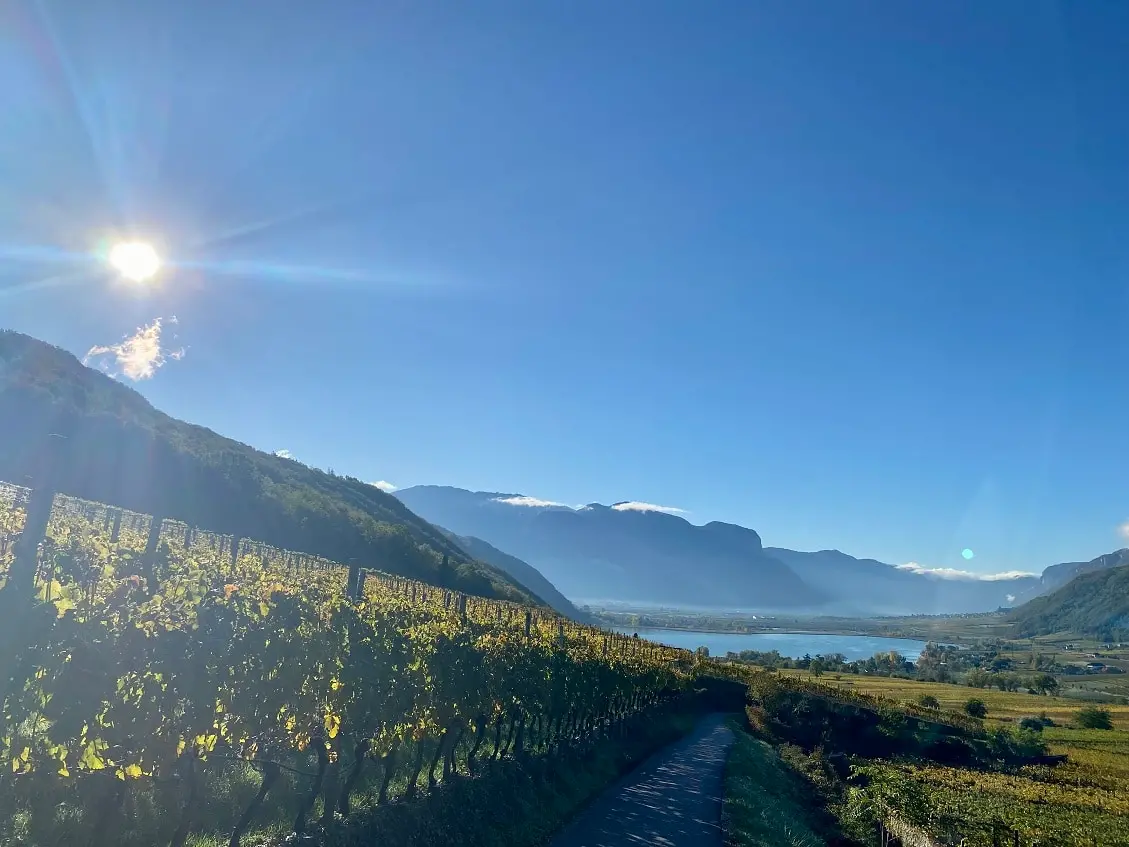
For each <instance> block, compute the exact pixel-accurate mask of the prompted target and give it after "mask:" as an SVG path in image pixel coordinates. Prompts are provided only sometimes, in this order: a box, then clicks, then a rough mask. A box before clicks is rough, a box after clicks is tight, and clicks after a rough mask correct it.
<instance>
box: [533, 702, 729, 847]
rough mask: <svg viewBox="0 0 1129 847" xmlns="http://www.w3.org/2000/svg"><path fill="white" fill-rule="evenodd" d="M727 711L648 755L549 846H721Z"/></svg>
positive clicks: (727, 742) (703, 722)
mask: <svg viewBox="0 0 1129 847" xmlns="http://www.w3.org/2000/svg"><path fill="white" fill-rule="evenodd" d="M732 743H733V733H732V732H731V731H730V729H729V727H727V726H726V725H725V716H724V715H711V716H709V717H707V718H704V719H703V720H702V721H701V722H700V723H699V724H698V726H697V727H695V729H694V731H693V732H691V733H690V734H689V735H688V736H686V737H685V738H683V739H682V740H681V741H679V742H677V743H675V744H672V745H670V746H669V747H667V748H665V749H664V750H661V751H659V752H658V753H657V754H656V755H654V756H652V757H651V758H650V759H648V760H647V761H646V762H645V763H644V764H642V765H640V766H639V767H638V768H636V769H635V770H634V771H632V772H631V773H629V774H628V775H627V776H626V777H624V778H623V779H622V780H620V781H619V782H618V783H617V784H615V785H614V786H612V787H611V788H609V789H608V790H607V791H605V792H604V794H603V795H602V796H601V797H599V798H597V800H596V801H595V802H594V803H592V805H591V806H589V807H588V808H587V809H586V810H585V811H584V812H583V813H582V814H581V815H580V817H578V818H577V819H576V820H574V821H573V822H572V823H571V824H569V825H568V826H567V827H565V829H563V830H562V831H561V832H560V833H558V834H557V836H556V837H555V838H554V839H553V840H552V841H550V842H549V847H639V845H644V844H654V845H660V847H721V843H722V838H721V797H722V772H723V771H724V768H725V756H726V754H727V753H728V752H729V745H730V744H732Z"/></svg>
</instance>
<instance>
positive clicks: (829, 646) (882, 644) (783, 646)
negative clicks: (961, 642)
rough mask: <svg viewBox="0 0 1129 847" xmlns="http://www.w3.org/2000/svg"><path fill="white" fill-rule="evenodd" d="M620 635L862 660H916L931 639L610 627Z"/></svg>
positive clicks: (724, 649)
mask: <svg viewBox="0 0 1129 847" xmlns="http://www.w3.org/2000/svg"><path fill="white" fill-rule="evenodd" d="M611 631H612V632H616V633H619V634H621V635H628V636H630V635H632V634H638V635H639V637H640V638H645V639H647V640H649V641H654V642H656V643H659V644H666V645H668V646H670V647H678V648H681V649H684V650H696V649H698V648H702V647H704V648H706V649H707V650H709V652H710V655H711V656H718V657H722V656H726V655H728V654H730V653H735V654H739V653H742V652H744V651H752V652H757V653H771V652H773V651H775V652H777V653H779V654H780V655H781V656H786V657H788V658H791V659H798V658H802V657H804V656H818V655H823V656H832V655H837V654H838V655H842V656H844V657H845V658H846V660H847V661H863V660H865V659H869V658H871V657H873V656H875V655H878V654H888V653H899V654H901V655H903V656H905V658H906V660H907V661H911V662H914V661H917V659H918V657H919V656H920V655H921V653H922V652H923V651H924V650H925V647H926V645H927V643H928V642H926V641H924V640H922V639H920V638H905V637H894V636H883V635H868V634H858V633H844V632H842V631H840V632H817V631H812V630H799V629H798V628H796V627H784V628H781V629H772V630H760V631H758V632H732V631H715V630H701V629H681V628H675V627H638V628H637V629H636V628H633V627H624V626H616V627H612V628H611Z"/></svg>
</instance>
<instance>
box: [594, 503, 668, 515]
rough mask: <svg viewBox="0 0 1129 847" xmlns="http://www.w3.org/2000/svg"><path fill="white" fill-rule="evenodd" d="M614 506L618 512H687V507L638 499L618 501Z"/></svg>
mask: <svg viewBox="0 0 1129 847" xmlns="http://www.w3.org/2000/svg"><path fill="white" fill-rule="evenodd" d="M612 508H613V509H615V510H616V511H617V512H662V513H663V514H667V515H683V514H685V513H686V510H685V509H679V508H678V507H677V506H656V505H655V504H654V503H640V502H639V501H638V500H631V501H629V502H627V503H616V504H615V505H614V506H612Z"/></svg>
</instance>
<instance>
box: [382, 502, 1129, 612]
mask: <svg viewBox="0 0 1129 847" xmlns="http://www.w3.org/2000/svg"><path fill="white" fill-rule="evenodd" d="M396 496H397V497H399V498H400V499H401V500H403V502H404V503H405V504H406V505H407V506H408V507H409V508H411V509H412V511H414V512H416V513H417V514H419V515H421V516H423V517H424V518H426V519H428V520H430V521H432V522H434V523H437V524H440V525H442V526H444V527H447V528H448V529H450V530H451V531H452V532H456V533H458V534H460V535H473V536H475V537H477V538H482V539H485V540H486V541H488V542H489V543H490V544H492V545H494V546H496V547H498V548H501V549H502V550H505V551H506V552H508V553H510V554H512V555H515V556H518V557H520V558H521V559H523V560H525V561H526V562H528V563H530V564H531V565H533V566H534V567H535V568H537V569H538V570H539V571H540V572H541V573H542V574H544V576H545V577H546V578H547V579H548V580H549V581H550V582H552V583H553V584H554V585H555V586H556V587H557V588H558V589H560V591H561V592H562V593H563V594H564V595H565V596H567V597H568V598H569V599H570V600H572V601H573V602H574V603H585V602H598V601H606V600H618V601H626V602H636V603H651V604H662V605H678V606H682V607H691V606H702V607H711V608H725V607H728V608H744V609H751V610H763V611H774V610H779V611H785V610H787V611H791V612H795V613H811V614H842V615H875V614H888V615H897V614H958V613H967V612H984V611H993V610H995V609H998V608H1001V607H1011V606H1017V605H1019V604H1021V603H1023V602H1024V601H1026V600H1029V599H1031V598H1032V597H1036V596H1039V595H1040V594H1043V593H1046V592H1048V591H1052V590H1054V589H1055V588H1057V587H1059V586H1061V585H1063V584H1065V583H1066V582H1068V581H1069V580H1070V579H1071V578H1072V577H1073V576H1076V575H1077V574H1079V573H1083V572H1086V571H1088V570H1097V569H1101V568H1105V567H1111V566H1113V565H1115V564H1117V563H1129V550H1125V551H1120V552H1118V553H1112V554H1109V555H1107V556H1103V557H1100V558H1099V559H1095V560H1094V561H1093V562H1085V563H1078V562H1076V563H1066V564H1062V565H1052V566H1051V567H1049V568H1047V569H1046V571H1044V573H1043V575H1042V576H1041V577H1035V576H1020V577H1008V578H993V579H972V578H951V577H943V576H939V575H936V574H932V573H928V572H923V571H921V570H920V569H914V568H907V567H898V566H895V565H890V564H887V563H884V562H879V561H876V560H874V559H858V558H855V557H854V556H849V555H847V554H846V553H841V552H839V551H838V550H821V551H818V552H800V551H796V550H788V549H785V548H782V547H764V546H763V545H762V543H761V538H760V536H759V535H758V534H757V533H756V532H755V531H753V530H752V529H748V528H746V527H742V526H737V525H734V524H726V523H719V522H713V523H708V524H705V525H704V526H696V525H694V524H691V523H690V522H689V521H687V520H685V519H684V518H681V517H678V516H675V515H670V514H665V513H662V512H658V511H639V509H638V507H637V505H635V504H613V505H611V506H604V505H600V504H598V503H593V504H590V505H588V506H584V507H582V508H579V509H573V508H569V507H567V506H559V505H553V504H547V503H545V502H544V501H540V500H537V499H535V498H532V497H526V496H523V495H520V494H507V493H502V492H485V491H477V492H474V491H466V490H464V489H460V488H451V487H446V486H431V485H421V486H416V487H413V488H406V489H403V490H401V491H398V492H396Z"/></svg>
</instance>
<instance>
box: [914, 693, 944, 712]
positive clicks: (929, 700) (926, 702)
mask: <svg viewBox="0 0 1129 847" xmlns="http://www.w3.org/2000/svg"><path fill="white" fill-rule="evenodd" d="M917 705H919V706H921V707H922V708H925V709H939V708H941V701H940V700H938V699H937V698H936V697H934V696H933V695H932V694H922V695H921V696H920V697H918V698H917Z"/></svg>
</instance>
